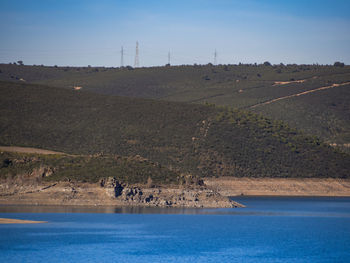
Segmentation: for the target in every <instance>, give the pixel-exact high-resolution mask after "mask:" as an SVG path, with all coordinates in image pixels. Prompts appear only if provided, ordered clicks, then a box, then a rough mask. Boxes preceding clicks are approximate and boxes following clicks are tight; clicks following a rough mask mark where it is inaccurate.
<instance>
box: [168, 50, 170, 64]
mask: <svg viewBox="0 0 350 263" xmlns="http://www.w3.org/2000/svg"><path fill="white" fill-rule="evenodd" d="M168 65H170V51H169V52H168Z"/></svg>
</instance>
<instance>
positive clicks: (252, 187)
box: [204, 177, 350, 197]
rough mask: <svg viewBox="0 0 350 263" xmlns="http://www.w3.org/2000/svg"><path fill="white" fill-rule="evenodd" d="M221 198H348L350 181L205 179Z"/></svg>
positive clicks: (321, 179)
mask: <svg viewBox="0 0 350 263" xmlns="http://www.w3.org/2000/svg"><path fill="white" fill-rule="evenodd" d="M204 182H205V184H206V185H207V187H208V188H210V189H213V190H215V191H216V192H218V193H220V194H221V195H223V196H230V197H236V196H237V197H239V196H253V197H254V196H255V197H258V196H261V197H262V196H266V197H268V196H270V197H272V196H276V197H278V196H280V197H282V196H285V197H350V179H336V178H239V177H221V178H205V179H204Z"/></svg>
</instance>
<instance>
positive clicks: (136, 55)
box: [134, 41, 140, 68]
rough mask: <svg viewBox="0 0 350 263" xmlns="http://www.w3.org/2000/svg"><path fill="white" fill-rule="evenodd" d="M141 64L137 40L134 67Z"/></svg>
mask: <svg viewBox="0 0 350 263" xmlns="http://www.w3.org/2000/svg"><path fill="white" fill-rule="evenodd" d="M139 66H140V60H139V42H138V41H136V50H135V63H134V67H135V68H138V67H139Z"/></svg>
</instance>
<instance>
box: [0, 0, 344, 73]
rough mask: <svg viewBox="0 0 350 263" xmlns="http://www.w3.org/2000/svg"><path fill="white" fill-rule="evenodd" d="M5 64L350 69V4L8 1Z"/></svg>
mask: <svg viewBox="0 0 350 263" xmlns="http://www.w3.org/2000/svg"><path fill="white" fill-rule="evenodd" d="M0 36H1V40H0V63H8V62H13V61H17V60H23V61H24V63H25V64H45V65H71V66H86V65H92V66H119V65H120V48H121V46H124V49H125V56H124V61H125V62H124V63H125V64H129V65H133V63H134V54H135V43H136V41H139V45H140V65H141V66H154V65H164V64H166V63H167V56H168V51H169V50H170V52H171V63H172V64H193V63H198V64H205V63H208V62H213V57H214V51H215V49H216V50H217V52H218V59H217V60H218V63H222V64H236V63H239V62H243V63H254V62H258V63H261V62H263V61H270V62H271V63H280V62H283V63H298V64H299V63H308V64H309V63H310V64H312V63H320V64H333V63H334V61H343V62H345V63H346V64H350V1H348V0H269V1H268V0H266V1H263V0H244V1H243V0H241V1H236V0H143V1H141V0H135V1H132V0H110V1H109V0H99V1H98V0H95V1H91V0H56V1H55V0H30V1H29V0H0Z"/></svg>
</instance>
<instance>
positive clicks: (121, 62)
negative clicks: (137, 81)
mask: <svg viewBox="0 0 350 263" xmlns="http://www.w3.org/2000/svg"><path fill="white" fill-rule="evenodd" d="M120 67H124V48H123V46H122V49H121V50H120Z"/></svg>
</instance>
